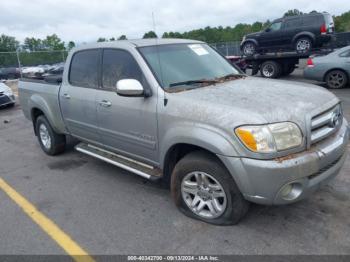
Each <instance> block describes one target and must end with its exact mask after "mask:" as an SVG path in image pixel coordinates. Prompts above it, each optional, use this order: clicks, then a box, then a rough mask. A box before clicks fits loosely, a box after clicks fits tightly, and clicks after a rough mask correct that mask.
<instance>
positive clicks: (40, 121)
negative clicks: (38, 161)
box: [35, 115, 66, 156]
mask: <svg viewBox="0 0 350 262" xmlns="http://www.w3.org/2000/svg"><path fill="white" fill-rule="evenodd" d="M35 130H36V134H37V136H38V140H39V144H40V147H41V149H42V150H43V151H44V152H45V153H46V154H48V155H51V156H53V155H57V154H60V153H62V152H63V151H64V149H65V146H66V137H65V136H64V135H61V134H57V133H56V132H55V131H54V130H53V128H52V127H51V125H50V123H49V121H47V119H46V117H45V116H43V115H41V116H39V117H38V118H37V120H36V124H35Z"/></svg>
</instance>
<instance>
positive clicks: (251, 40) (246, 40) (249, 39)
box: [241, 38, 259, 50]
mask: <svg viewBox="0 0 350 262" xmlns="http://www.w3.org/2000/svg"><path fill="white" fill-rule="evenodd" d="M247 42H253V43H254V44H255V45H256V46H257V47H259V43H258V41H257V40H256V39H254V38H247V39H245V40H244V41H243V42H242V43H241V50H242V47H243V45H244V44H245V43H247Z"/></svg>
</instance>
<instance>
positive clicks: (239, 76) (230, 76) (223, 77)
mask: <svg viewBox="0 0 350 262" xmlns="http://www.w3.org/2000/svg"><path fill="white" fill-rule="evenodd" d="M245 76H246V75H245V74H227V75H224V76H222V77H218V78H217V80H228V79H230V78H241V77H245Z"/></svg>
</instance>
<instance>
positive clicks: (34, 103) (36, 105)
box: [28, 95, 63, 134]
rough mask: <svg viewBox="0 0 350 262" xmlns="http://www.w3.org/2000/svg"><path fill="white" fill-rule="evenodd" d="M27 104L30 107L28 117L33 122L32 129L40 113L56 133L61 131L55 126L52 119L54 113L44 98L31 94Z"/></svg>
mask: <svg viewBox="0 0 350 262" xmlns="http://www.w3.org/2000/svg"><path fill="white" fill-rule="evenodd" d="M28 106H29V108H30V117H31V120H32V122H33V127H34V130H35V124H36V119H37V118H38V117H39V116H40V115H44V116H45V117H46V119H47V121H49V123H50V125H51V127H52V128H53V129H54V131H55V132H56V133H58V134H60V133H63V132H62V131H61V130H60V129H59V128H58V127H57V126H56V124H55V121H54V119H55V113H54V112H53V111H52V110H51V108H50V106H49V105H48V103H47V102H46V101H45V99H44V98H42V97H41V96H39V95H33V96H32V97H31V98H30V100H29V103H28Z"/></svg>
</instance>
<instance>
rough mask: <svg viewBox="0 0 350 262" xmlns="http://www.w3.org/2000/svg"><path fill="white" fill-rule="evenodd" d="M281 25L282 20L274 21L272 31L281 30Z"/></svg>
mask: <svg viewBox="0 0 350 262" xmlns="http://www.w3.org/2000/svg"><path fill="white" fill-rule="evenodd" d="M281 25H282V22H276V23H273V24H272V25H271V26H270V31H278V30H280V29H281Z"/></svg>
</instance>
